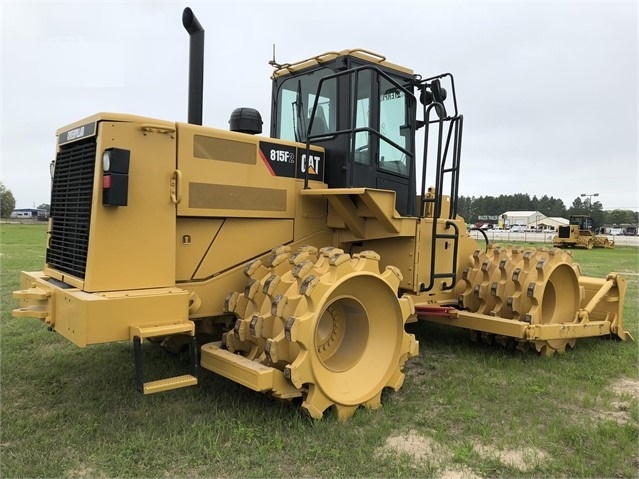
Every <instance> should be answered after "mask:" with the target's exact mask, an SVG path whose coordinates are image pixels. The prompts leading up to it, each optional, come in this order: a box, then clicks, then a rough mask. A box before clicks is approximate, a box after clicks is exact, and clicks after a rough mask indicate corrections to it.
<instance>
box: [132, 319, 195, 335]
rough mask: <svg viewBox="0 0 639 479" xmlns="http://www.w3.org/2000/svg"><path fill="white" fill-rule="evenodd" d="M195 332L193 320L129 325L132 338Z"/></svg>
mask: <svg viewBox="0 0 639 479" xmlns="http://www.w3.org/2000/svg"><path fill="white" fill-rule="evenodd" d="M194 333H195V323H193V321H187V322H185V323H181V322H176V323H168V324H139V325H136V326H130V327H129V336H130V337H131V339H133V338H134V337H136V336H137V337H138V338H140V339H144V338H154V337H157V336H171V335H172V334H188V335H189V336H193V334H194Z"/></svg>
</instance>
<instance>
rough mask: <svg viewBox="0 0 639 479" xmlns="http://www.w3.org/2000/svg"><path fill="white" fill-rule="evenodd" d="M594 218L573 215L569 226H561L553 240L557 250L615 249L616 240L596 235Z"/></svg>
mask: <svg viewBox="0 0 639 479" xmlns="http://www.w3.org/2000/svg"><path fill="white" fill-rule="evenodd" d="M593 229H594V224H593V222H592V218H591V217H590V216H587V215H571V216H570V218H569V225H568V226H560V227H559V231H558V233H557V235H556V236H555V237H554V238H553V239H552V244H553V246H556V247H557V248H581V249H593V248H614V247H615V242H614V240H610V239H608V237H607V236H605V235H598V234H595V232H594V231H593Z"/></svg>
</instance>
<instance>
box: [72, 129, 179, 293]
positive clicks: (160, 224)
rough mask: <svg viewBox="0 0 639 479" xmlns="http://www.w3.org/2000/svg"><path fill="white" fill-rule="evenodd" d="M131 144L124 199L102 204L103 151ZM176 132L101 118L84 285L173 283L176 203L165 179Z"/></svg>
mask: <svg viewBox="0 0 639 479" xmlns="http://www.w3.org/2000/svg"><path fill="white" fill-rule="evenodd" d="M110 147H117V148H122V149H127V150H130V152H131V157H130V166H129V175H128V204H127V205H126V206H105V205H103V204H102V196H103V188H102V181H103V180H102V178H103V174H102V153H103V151H104V150H105V149H106V148H110ZM175 148H176V143H175V135H174V133H158V132H149V131H145V130H144V129H143V128H142V125H141V124H140V123H134V122H119V121H101V122H99V132H98V143H97V151H96V173H95V179H94V192H95V194H94V200H93V205H92V211H91V230H90V233H89V248H88V255H87V268H86V276H85V281H84V290H85V291H89V292H91V291H116V290H118V291H120V290H125V289H142V288H161V287H169V286H173V285H174V284H175V205H174V204H173V203H172V202H171V198H170V194H169V183H170V179H171V174H172V172H173V171H174V169H175Z"/></svg>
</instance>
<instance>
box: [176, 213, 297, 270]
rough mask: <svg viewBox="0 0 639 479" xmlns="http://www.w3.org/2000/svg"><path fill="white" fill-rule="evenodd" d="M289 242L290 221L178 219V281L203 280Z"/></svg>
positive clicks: (291, 223)
mask: <svg viewBox="0 0 639 479" xmlns="http://www.w3.org/2000/svg"><path fill="white" fill-rule="evenodd" d="M292 241H293V220H281V219H250V218H229V219H225V220H222V219H216V218H179V219H178V238H177V242H178V252H177V267H178V271H179V276H178V281H189V280H203V279H207V278H211V277H213V276H216V275H219V274H220V273H222V272H224V271H226V270H228V269H230V268H233V267H235V266H238V265H243V264H244V263H246V262H247V261H249V260H250V259H252V258H256V257H257V256H261V255H263V254H266V253H268V252H269V251H270V250H271V249H272V248H274V247H275V246H278V245H281V244H288V243H290V242H292Z"/></svg>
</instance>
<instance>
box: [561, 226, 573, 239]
mask: <svg viewBox="0 0 639 479" xmlns="http://www.w3.org/2000/svg"><path fill="white" fill-rule="evenodd" d="M559 237H560V238H570V226H560V227H559Z"/></svg>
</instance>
